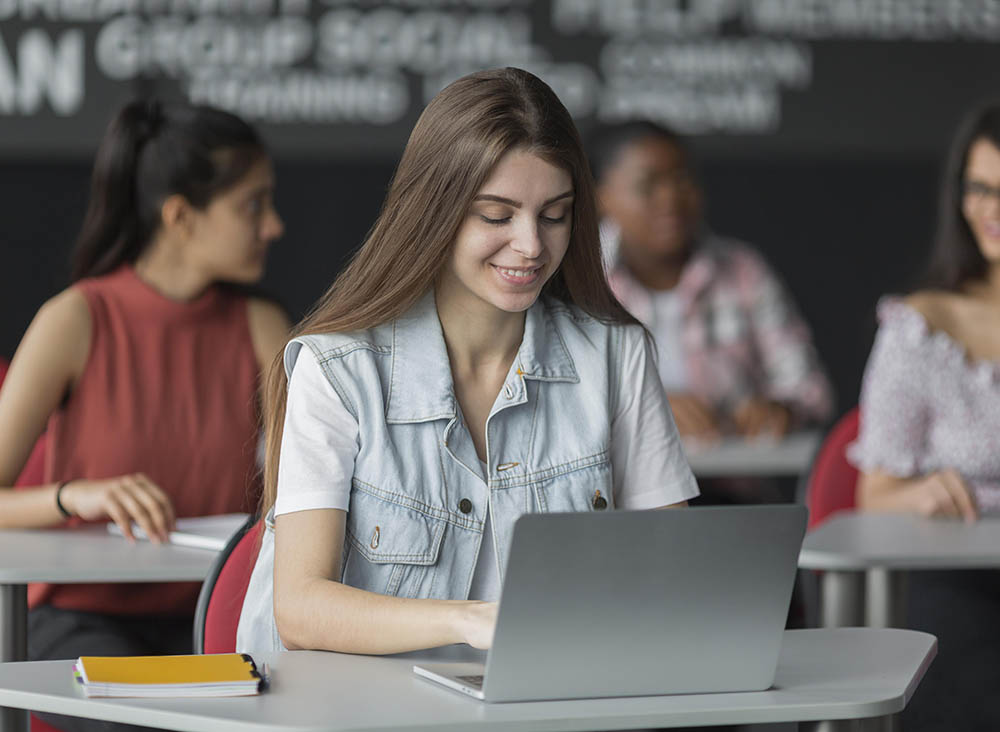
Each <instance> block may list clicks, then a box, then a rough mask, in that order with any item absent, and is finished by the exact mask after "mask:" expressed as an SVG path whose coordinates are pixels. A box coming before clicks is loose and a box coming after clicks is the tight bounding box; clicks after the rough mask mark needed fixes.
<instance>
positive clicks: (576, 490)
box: [534, 459, 614, 513]
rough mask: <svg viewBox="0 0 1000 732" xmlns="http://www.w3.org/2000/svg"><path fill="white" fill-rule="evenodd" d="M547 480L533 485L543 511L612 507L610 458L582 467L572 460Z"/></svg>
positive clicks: (574, 510) (570, 510)
mask: <svg viewBox="0 0 1000 732" xmlns="http://www.w3.org/2000/svg"><path fill="white" fill-rule="evenodd" d="M553 472H555V473H556V474H555V475H552V476H551V477H549V478H548V479H546V480H541V481H538V482H536V483H535V484H534V490H535V497H536V499H537V501H538V510H539V511H543V512H550V513H555V512H576V511H606V510H611V509H613V508H614V504H613V502H612V490H611V487H612V485H611V461H610V460H607V459H604V460H602V461H601V462H596V463H593V464H590V465H586V466H585V467H582V468H580V467H577V465H576V464H575V463H570V464H567V466H566V468H565V469H564V470H563V471H562V472H559V471H558V468H557V469H556V470H555V471H553Z"/></svg>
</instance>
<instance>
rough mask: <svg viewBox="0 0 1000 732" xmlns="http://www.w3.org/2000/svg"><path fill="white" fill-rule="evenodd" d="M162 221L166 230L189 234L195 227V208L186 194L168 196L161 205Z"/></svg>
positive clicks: (184, 234) (183, 234)
mask: <svg viewBox="0 0 1000 732" xmlns="http://www.w3.org/2000/svg"><path fill="white" fill-rule="evenodd" d="M160 223H161V225H162V226H163V229H164V231H167V232H171V233H174V234H179V235H182V236H185V237H186V236H189V235H190V234H191V232H192V231H193V229H194V208H193V207H192V206H191V204H190V203H189V202H188V200H187V199H186V198H184V196H182V195H181V194H179V193H175V194H173V195H172V196H167V199H166V200H165V201H164V202H163V205H162V206H160Z"/></svg>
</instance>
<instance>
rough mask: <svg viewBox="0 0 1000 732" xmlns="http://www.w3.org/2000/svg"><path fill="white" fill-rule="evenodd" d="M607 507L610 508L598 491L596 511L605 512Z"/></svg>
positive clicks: (595, 500) (595, 495) (596, 494)
mask: <svg viewBox="0 0 1000 732" xmlns="http://www.w3.org/2000/svg"><path fill="white" fill-rule="evenodd" d="M607 507H608V501H607V499H606V498H605V497H604V496H602V495H601V492H600V491H597V493H595V494H594V510H595V511H603V510H604V509H605V508H607Z"/></svg>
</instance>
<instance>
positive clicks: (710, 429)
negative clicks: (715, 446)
mask: <svg viewBox="0 0 1000 732" xmlns="http://www.w3.org/2000/svg"><path fill="white" fill-rule="evenodd" d="M667 401H668V402H670V411H672V412H673V413H674V422H675V423H676V424H677V431H678V432H679V433H680V436H681V437H684V438H688V439H695V440H698V441H704V442H715V441H716V440H718V439H719V438H720V437H721V434H720V430H719V424H718V419H717V418H716V415H715V413H714V412H713V411H712V408H711V407H710V406H709V405H708V404H706V403H705V402H703V401H702V400H701V399H700V398H698V397H696V396H695V395H694V394H689V393H687V392H667Z"/></svg>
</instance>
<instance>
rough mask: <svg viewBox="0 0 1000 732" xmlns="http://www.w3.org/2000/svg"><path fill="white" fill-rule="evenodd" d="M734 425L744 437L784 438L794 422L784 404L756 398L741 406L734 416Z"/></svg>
mask: <svg viewBox="0 0 1000 732" xmlns="http://www.w3.org/2000/svg"><path fill="white" fill-rule="evenodd" d="M732 420H733V424H734V425H735V426H736V429H737V430H738V431H739V433H740V434H741V435H743V436H744V437H759V436H761V435H770V436H772V437H774V438H776V439H778V438H781V437H784V436H785V433H786V432H787V431H788V425H789V424H790V423H791V421H792V413H791V412H790V411H789V410H788V407H786V406H785V405H783V404H780V403H779V402H773V401H771V400H769V399H761V398H759V397H755V398H752V399H747V400H746V401H744V402H743V403H742V404H740V405H739V406H738V407H737V408H736V409H735V410H733V414H732Z"/></svg>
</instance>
